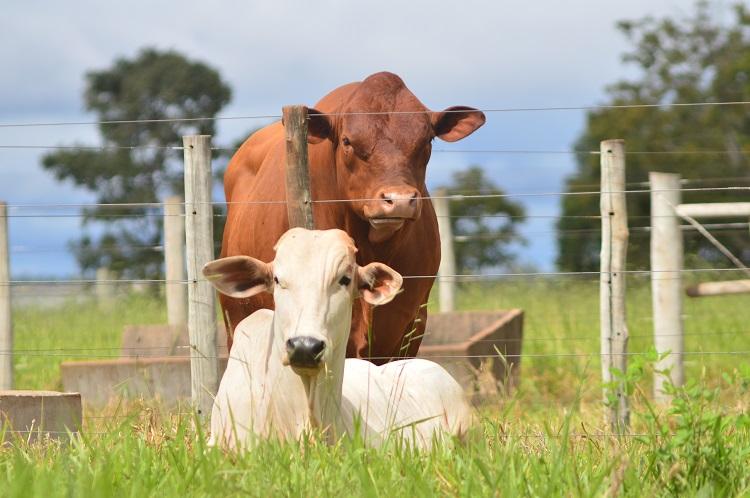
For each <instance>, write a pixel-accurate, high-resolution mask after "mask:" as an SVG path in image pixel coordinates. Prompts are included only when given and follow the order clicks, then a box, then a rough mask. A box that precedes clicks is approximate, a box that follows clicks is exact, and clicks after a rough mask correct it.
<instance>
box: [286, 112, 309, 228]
mask: <svg viewBox="0 0 750 498" xmlns="http://www.w3.org/2000/svg"><path fill="white" fill-rule="evenodd" d="M282 112H283V117H282V122H283V123H284V137H285V140H286V201H287V202H286V211H287V216H288V217H289V227H290V228H293V227H304V228H307V229H309V230H312V229H314V228H315V222H314V221H313V210H312V195H311V194H310V170H309V165H308V163H307V120H308V116H307V107H305V106H303V105H288V106H285V107H284V108H283V109H282Z"/></svg>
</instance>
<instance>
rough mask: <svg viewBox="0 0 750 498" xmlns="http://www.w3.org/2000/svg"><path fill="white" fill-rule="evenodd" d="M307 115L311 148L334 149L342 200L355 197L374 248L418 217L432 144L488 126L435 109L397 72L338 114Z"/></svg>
mask: <svg viewBox="0 0 750 498" xmlns="http://www.w3.org/2000/svg"><path fill="white" fill-rule="evenodd" d="M393 111H395V112H393ZM309 115H310V120H309V126H308V142H310V143H318V142H321V141H323V140H330V141H331V142H332V143H333V148H334V157H335V162H336V172H337V178H338V185H339V188H340V189H341V190H342V191H341V192H340V194H341V195H342V196H343V197H344V198H346V199H357V200H356V201H354V202H352V203H351V208H352V209H353V210H354V212H355V213H356V214H357V216H359V217H360V218H361V219H362V220H364V221H365V222H367V223H369V224H370V232H369V239H370V241H371V242H373V243H378V242H383V241H385V240H387V239H389V238H390V237H391V236H393V234H395V233H396V232H397V231H398V230H400V229H401V228H402V227H403V226H404V224H405V223H409V222H410V221H413V220H416V219H418V218H419V216H420V214H421V208H422V199H421V197H423V196H424V195H426V193H427V189H426V186H425V170H426V167H427V162H428V161H429V159H430V152H431V150H432V140H433V139H434V138H435V137H438V138H440V139H442V140H445V141H447V142H455V141H457V140H461V139H462V138H464V137H466V136H468V135H470V134H471V133H472V132H474V131H475V130H476V129H477V128H479V127H480V126H482V125H483V124H484V122H485V117H484V114H483V113H482V112H481V111H478V110H476V109H473V108H471V107H463V106H456V107H449V108H447V109H445V110H444V111H442V112H432V111H430V110H429V109H427V108H426V107H425V106H424V105H423V104H422V103H421V102H420V101H419V100H418V99H417V98H416V97H415V96H414V94H412V93H411V91H409V89H408V88H406V86H405V85H404V82H403V81H402V80H401V78H399V77H398V76H396V75H395V74H392V73H377V74H374V75H372V76H370V77H368V78H367V79H365V80H364V81H363V82H362V83H361V84H360V85H359V86H357V88H356V90H355V91H354V93H353V94H352V95H351V98H350V99H349V100H348V101H347V102H345V103H344V104H343V105H342V106H341V108H340V109H339V110H338V111H336V112H335V113H331V114H327V115H326V114H322V113H320V112H319V111H317V110H315V109H310V110H309Z"/></svg>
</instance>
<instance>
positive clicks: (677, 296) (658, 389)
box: [648, 172, 685, 402]
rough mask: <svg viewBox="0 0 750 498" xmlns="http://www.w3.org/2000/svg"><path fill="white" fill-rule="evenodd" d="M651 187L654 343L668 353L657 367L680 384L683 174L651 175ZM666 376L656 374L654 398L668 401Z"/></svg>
mask: <svg viewBox="0 0 750 498" xmlns="http://www.w3.org/2000/svg"><path fill="white" fill-rule="evenodd" d="M648 179H649V184H650V188H651V302H652V313H653V319H654V346H655V347H656V351H657V352H658V353H659V354H663V353H665V352H667V351H670V354H669V356H667V357H665V358H664V359H663V360H661V361H660V362H658V363H657V364H656V369H657V370H665V369H669V370H670V373H669V376H670V378H671V380H672V383H674V385H676V386H681V385H682V383H683V381H684V378H685V374H684V367H683V364H682V353H683V351H684V338H683V335H682V334H683V327H682V267H683V248H682V246H683V240H682V229H681V228H680V219H679V217H678V216H677V213H676V212H675V209H676V207H677V206H679V205H680V202H681V201H682V200H681V198H682V195H681V192H680V188H681V185H680V175H677V174H672V173H655V172H651V173H649V175H648ZM665 380H666V379H665V378H664V376H663V375H660V374H658V373H657V374H654V398H655V399H656V400H657V401H659V402H666V401H669V398H670V397H669V396H668V395H666V394H665V393H664V390H663V387H662V386H663V384H664V382H665Z"/></svg>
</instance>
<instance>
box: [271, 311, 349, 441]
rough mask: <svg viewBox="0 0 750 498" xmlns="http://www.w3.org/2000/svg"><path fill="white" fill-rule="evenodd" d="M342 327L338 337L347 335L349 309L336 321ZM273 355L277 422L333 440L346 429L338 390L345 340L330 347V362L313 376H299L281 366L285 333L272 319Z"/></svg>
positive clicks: (341, 382) (289, 368) (343, 362)
mask: <svg viewBox="0 0 750 498" xmlns="http://www.w3.org/2000/svg"><path fill="white" fill-rule="evenodd" d="M337 325H338V326H339V327H341V328H342V331H340V332H339V334H340V335H338V337H347V336H348V331H349V329H350V327H351V312H350V313H348V318H347V317H344V318H342V319H341V320H339V321H338V322H337ZM273 337H274V344H273V350H274V352H273V355H272V356H273V358H274V360H276V361H274V360H272V361H274V363H276V364H277V367H276V368H278V369H279V370H278V371H277V372H276V376H275V377H276V379H277V381H276V382H275V383H274V384H275V385H276V386H278V388H276V387H275V386H271V389H279V388H280V389H279V391H278V392H275V393H274V394H273V395H272V396H273V397H274V398H275V399H274V402H273V403H272V404H273V405H274V406H275V410H276V411H278V412H279V413H278V415H279V418H281V420H277V423H279V424H281V425H286V424H289V423H291V424H292V427H297V428H300V429H301V430H304V429H306V428H313V429H319V430H322V431H324V432H325V434H326V435H327V437H329V438H331V439H332V440H333V439H335V438H336V437H337V436H340V435H342V434H343V433H344V431H345V425H344V423H343V419H342V417H341V391H342V384H343V380H344V364H345V360H346V341H344V342H343V343H342V344H336V345H334V346H333V348H334V349H333V351H332V352H331V353H332V354H331V355H330V361H329V362H328V363H327V364H326V365H325V366H324V368H323V369H322V370H321V371H320V373H319V374H318V375H316V376H315V377H310V376H302V375H298V374H296V373H295V372H294V370H292V368H291V367H289V366H283V365H281V358H282V355H283V354H284V351H285V349H286V346H285V344H284V337H285V334H284V332H283V331H282V330H279V327H278V321H276V320H274V330H273Z"/></svg>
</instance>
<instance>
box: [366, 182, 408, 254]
mask: <svg viewBox="0 0 750 498" xmlns="http://www.w3.org/2000/svg"><path fill="white" fill-rule="evenodd" d="M421 210H422V201H421V199H420V196H419V191H418V190H416V189H411V188H410V189H396V188H385V189H381V190H380V191H379V192H378V193H377V194H375V199H374V200H372V201H369V202H368V203H367V204H365V206H364V214H365V217H366V218H367V221H369V222H370V235H369V239H370V242H373V243H377V242H383V241H385V240H388V239H389V238H391V237H392V236H393V234H394V233H396V232H397V231H398V230H400V229H401V228H402V227H403V226H404V223H405V222H406V221H407V220H416V219H417V218H419V214H420V212H421Z"/></svg>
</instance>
